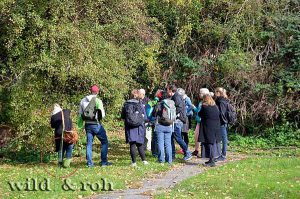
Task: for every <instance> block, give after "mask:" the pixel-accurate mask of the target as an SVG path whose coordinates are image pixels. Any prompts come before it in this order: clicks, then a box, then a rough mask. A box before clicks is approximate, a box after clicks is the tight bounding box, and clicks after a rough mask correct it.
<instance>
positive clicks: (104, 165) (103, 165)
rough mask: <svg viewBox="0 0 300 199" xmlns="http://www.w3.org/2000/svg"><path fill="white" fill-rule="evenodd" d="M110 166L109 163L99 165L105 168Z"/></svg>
mask: <svg viewBox="0 0 300 199" xmlns="http://www.w3.org/2000/svg"><path fill="white" fill-rule="evenodd" d="M110 165H112V163H111V162H106V163H101V167H107V166H110Z"/></svg>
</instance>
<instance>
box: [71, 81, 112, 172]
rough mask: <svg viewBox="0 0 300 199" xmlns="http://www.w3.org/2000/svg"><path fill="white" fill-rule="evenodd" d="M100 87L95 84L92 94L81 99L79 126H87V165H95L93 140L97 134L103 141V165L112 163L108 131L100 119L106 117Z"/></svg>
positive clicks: (80, 127)
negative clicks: (109, 159) (109, 157)
mask: <svg viewBox="0 0 300 199" xmlns="http://www.w3.org/2000/svg"><path fill="white" fill-rule="evenodd" d="M98 94H99V87H98V86H97V85H93V86H91V88H90V95H88V96H86V97H84V98H83V99H82V100H81V101H80V106H79V119H78V124H77V126H78V128H79V129H82V128H83V126H84V128H85V132H86V137H87V144H86V159H87V166H88V167H93V166H94V163H93V152H92V149H93V140H94V137H95V136H96V137H97V138H98V139H99V141H100V142H101V146H102V148H101V162H100V165H101V166H109V165H111V164H112V163H110V162H108V160H107V154H108V139H107V135H106V131H105V129H104V127H103V125H102V124H101V123H100V121H101V120H102V119H103V118H104V117H105V111H104V107H103V103H102V100H100V99H99V98H98Z"/></svg>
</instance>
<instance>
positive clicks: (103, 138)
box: [85, 124, 108, 166]
mask: <svg viewBox="0 0 300 199" xmlns="http://www.w3.org/2000/svg"><path fill="white" fill-rule="evenodd" d="M85 131H86V142H87V144H86V160H87V165H88V166H93V165H94V163H93V151H92V150H93V141H94V136H96V137H97V138H98V139H99V140H100V142H101V145H102V148H101V164H102V165H105V164H107V153H108V139H107V135H106V131H105V129H104V128H103V126H102V125H100V124H86V125H85Z"/></svg>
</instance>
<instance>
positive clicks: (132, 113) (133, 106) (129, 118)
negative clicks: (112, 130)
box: [125, 103, 144, 127]
mask: <svg viewBox="0 0 300 199" xmlns="http://www.w3.org/2000/svg"><path fill="white" fill-rule="evenodd" d="M125 123H126V124H127V125H128V126H130V127H138V126H141V125H142V124H143V123H144V114H143V110H142V107H141V105H140V104H139V103H126V104H125Z"/></svg>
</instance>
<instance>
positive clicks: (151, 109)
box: [51, 85, 229, 167]
mask: <svg viewBox="0 0 300 199" xmlns="http://www.w3.org/2000/svg"><path fill="white" fill-rule="evenodd" d="M90 91H91V94H90V95H88V96H86V97H85V98H83V99H82V100H81V102H80V108H79V119H78V125H77V126H78V128H79V129H82V128H83V127H84V128H85V131H86V138H87V146H86V159H87V166H88V167H93V166H94V163H93V160H92V145H93V139H94V137H95V136H96V137H97V138H98V139H99V140H100V142H101V145H102V147H101V163H100V164H101V166H109V165H111V164H112V163H110V162H108V160H107V154H108V139H107V135H106V131H105V129H104V127H103V126H102V124H101V123H100V121H101V119H102V118H104V117H105V111H104V107H103V103H102V101H101V100H100V99H99V97H98V96H97V95H98V93H99V88H98V86H96V85H93V86H92V87H91V88H90ZM200 99H201V100H200V102H199V103H198V105H197V106H195V105H193V103H192V102H191V99H190V98H189V97H188V96H187V94H186V93H185V90H184V89H182V88H177V87H176V86H175V85H171V86H168V87H167V88H166V89H164V90H161V89H159V90H157V92H156V93H155V98H154V99H153V100H149V98H147V97H146V92H145V90H144V89H135V90H133V91H132V92H131V94H130V99H129V100H127V101H126V102H125V103H124V105H123V107H122V111H121V118H122V119H123V120H124V124H125V139H126V142H127V143H128V144H129V146H130V147H129V148H130V156H131V162H132V163H131V165H132V166H134V167H135V166H137V163H136V149H137V151H138V153H139V156H140V158H141V160H142V162H143V164H145V165H147V164H149V163H148V162H147V160H146V155H145V150H150V151H151V152H152V155H153V156H155V157H157V159H158V162H159V163H165V162H167V163H169V164H172V162H173V160H174V159H175V154H176V150H175V141H176V142H177V143H178V145H179V146H180V150H179V151H177V152H178V153H182V154H183V160H184V161H188V160H190V159H191V158H192V156H198V157H202V158H209V161H207V162H205V166H215V162H216V161H224V160H225V159H226V151H227V142H228V140H227V125H228V123H229V119H228V115H229V114H228V107H229V105H228V104H229V100H228V97H227V94H226V90H225V89H224V88H217V89H216V90H215V92H214V93H212V92H210V91H209V90H208V89H207V88H201V89H200ZM194 114H195V116H196V117H195V120H196V129H195V150H194V151H193V152H191V151H190V150H189V148H188V144H189V137H188V132H189V130H190V129H191V128H192V123H193V115H194ZM62 120H64V125H63V127H62ZM51 126H52V128H55V138H56V139H55V140H56V141H55V144H56V151H57V152H59V164H61V165H63V166H65V167H69V166H70V162H71V158H72V149H73V146H74V145H73V144H67V143H63V142H61V133H62V130H63V128H65V129H66V130H68V129H72V121H71V119H70V110H68V109H63V110H62V109H61V107H59V105H58V104H55V106H54V110H53V112H52V116H51ZM221 142H222V147H221V146H220V143H221ZM61 143H63V147H60V146H61ZM64 154H66V160H65V161H63V157H64Z"/></svg>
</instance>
